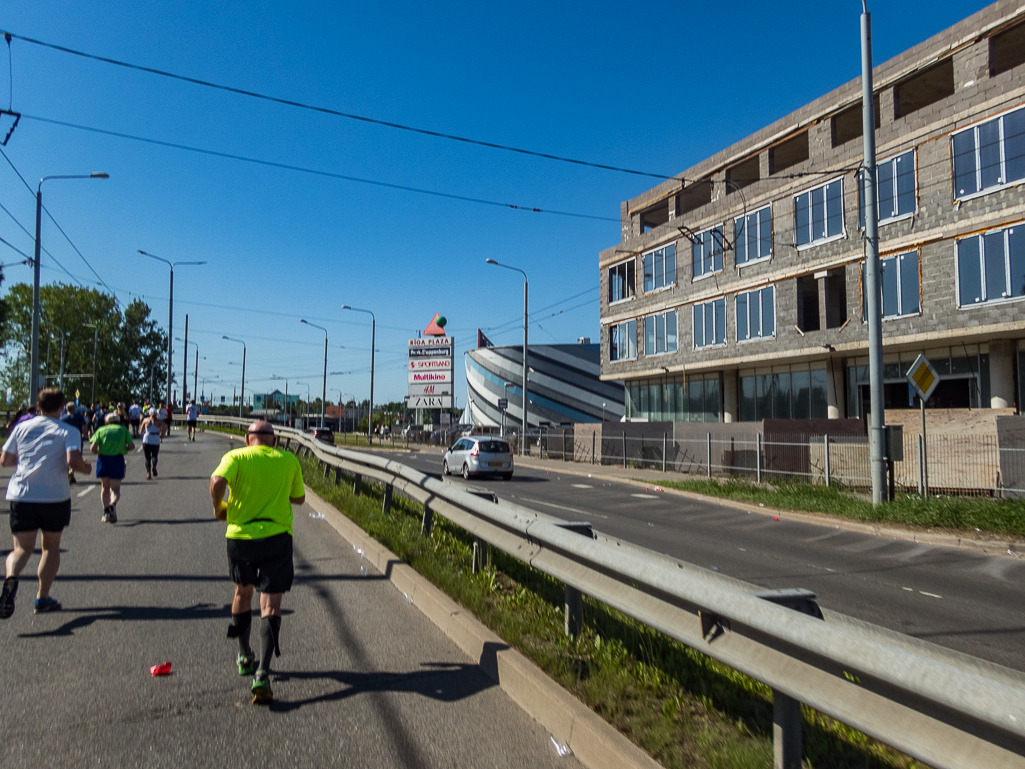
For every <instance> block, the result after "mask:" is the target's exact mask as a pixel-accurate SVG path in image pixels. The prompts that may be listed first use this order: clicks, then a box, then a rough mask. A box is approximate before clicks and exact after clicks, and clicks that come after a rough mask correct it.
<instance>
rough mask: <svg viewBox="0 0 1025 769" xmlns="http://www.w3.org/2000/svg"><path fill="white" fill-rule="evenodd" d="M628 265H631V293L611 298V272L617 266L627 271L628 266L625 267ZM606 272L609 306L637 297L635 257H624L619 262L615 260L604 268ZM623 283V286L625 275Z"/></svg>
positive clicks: (616, 268)
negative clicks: (614, 262) (618, 297)
mask: <svg viewBox="0 0 1025 769" xmlns="http://www.w3.org/2000/svg"><path fill="white" fill-rule="evenodd" d="M628 265H632V266H633V286H632V293H630V294H629V295H628V296H623V297H622V298H620V299H613V298H612V273H613V271H614V270H618V269H619V268H623V269H624V271H627V270H628V267H627V266H628ZM606 273H607V275H608V280H609V288H608V293H607V295H606V297H607V300H608V306H609V307H611V306H613V305H616V304H619V303H620V302H629V301H630V300H632V299H636V298H637V257H633V256H632V257H630V258H629V259H624V260H623V261H621V262H617V263H616V264H613V265H611V266H609V267H608V268H607V269H606ZM623 285H624V286H626V285H627V283H626V278H625V277H624V281H623Z"/></svg>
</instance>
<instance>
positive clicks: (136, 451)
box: [135, 446, 142, 454]
mask: <svg viewBox="0 0 1025 769" xmlns="http://www.w3.org/2000/svg"><path fill="white" fill-rule="evenodd" d="M135 453H136V454H141V453H142V446H139V448H137V449H136V450H135Z"/></svg>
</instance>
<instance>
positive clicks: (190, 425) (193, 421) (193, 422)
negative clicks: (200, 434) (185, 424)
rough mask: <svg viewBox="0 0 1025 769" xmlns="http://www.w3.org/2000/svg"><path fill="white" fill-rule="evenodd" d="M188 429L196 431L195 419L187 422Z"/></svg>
mask: <svg viewBox="0 0 1025 769" xmlns="http://www.w3.org/2000/svg"><path fill="white" fill-rule="evenodd" d="M189 427H191V428H192V429H193V430H195V429H196V420H195V419H190V420H189Z"/></svg>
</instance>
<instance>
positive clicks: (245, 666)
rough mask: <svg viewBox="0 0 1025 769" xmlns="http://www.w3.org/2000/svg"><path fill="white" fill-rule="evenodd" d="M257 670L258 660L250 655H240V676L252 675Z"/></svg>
mask: <svg viewBox="0 0 1025 769" xmlns="http://www.w3.org/2000/svg"><path fill="white" fill-rule="evenodd" d="M255 672H256V660H255V659H254V658H253V657H252V655H250V656H248V657H247V656H245V655H244V654H240V655H238V674H239V675H240V676H251V675H252V674H253V673H255Z"/></svg>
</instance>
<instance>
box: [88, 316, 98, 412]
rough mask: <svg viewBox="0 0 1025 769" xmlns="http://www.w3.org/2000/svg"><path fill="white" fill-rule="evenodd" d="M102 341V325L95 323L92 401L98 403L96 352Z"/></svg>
mask: <svg viewBox="0 0 1025 769" xmlns="http://www.w3.org/2000/svg"><path fill="white" fill-rule="evenodd" d="M99 343H100V327H99V325H98V324H95V323H94V324H93V399H92V400H91V401H89V402H90V404H92V403H96V353H97V351H98V349H99Z"/></svg>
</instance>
